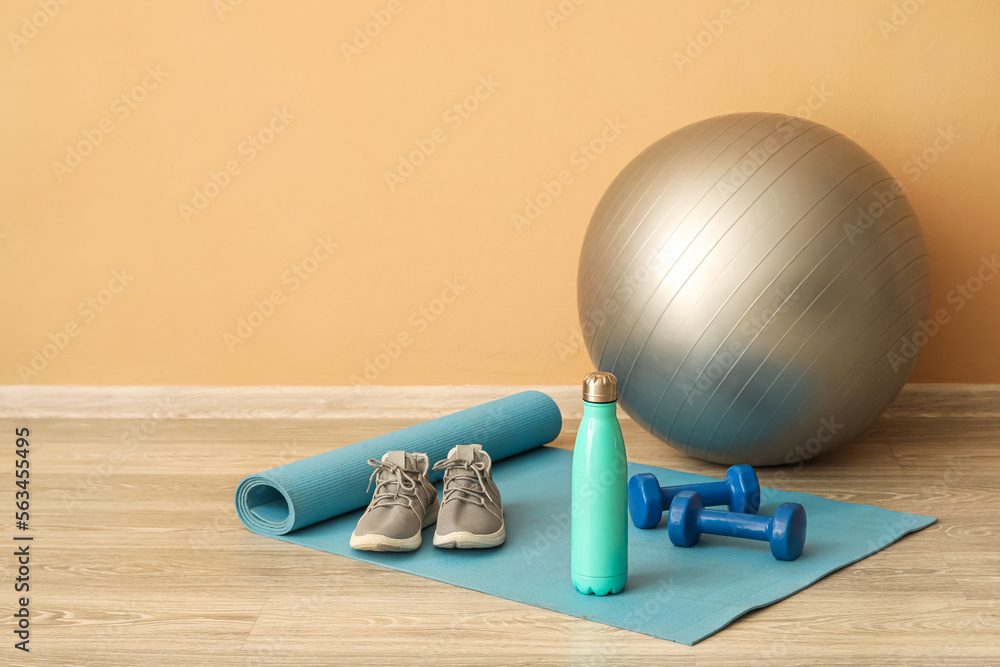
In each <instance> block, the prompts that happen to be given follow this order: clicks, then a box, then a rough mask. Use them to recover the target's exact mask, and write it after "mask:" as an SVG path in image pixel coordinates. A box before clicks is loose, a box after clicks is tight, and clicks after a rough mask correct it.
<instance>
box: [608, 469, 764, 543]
mask: <svg viewBox="0 0 1000 667" xmlns="http://www.w3.org/2000/svg"><path fill="white" fill-rule="evenodd" d="M681 491H697V492H698V493H699V495H701V500H702V502H703V503H704V504H706V505H708V506H710V507H711V506H712V505H726V506H728V507H729V511H730V512H740V513H742V514H756V513H757V509H758V508H759V507H760V484H759V483H758V482H757V473H755V472H754V471H753V468H751V467H750V466H747V465H738V466H732V467H731V468H729V470H727V471H726V478H725V479H723V480H720V481H718V482H705V483H703V484H682V485H680V486H660V483H659V482H657V481H656V476H655V475H651V474H649V473H640V474H638V475H632V479H630V480H629V481H628V513H629V514H630V515H631V516H632V523H634V524H635V527H636V528H655V527H656V525H657V524H658V523H660V518H661V517H662V515H663V513H664V512H666V511H667V510H668V509H670V501H671V500H673V499H674V496H676V495H677V494H678V493H680V492H681Z"/></svg>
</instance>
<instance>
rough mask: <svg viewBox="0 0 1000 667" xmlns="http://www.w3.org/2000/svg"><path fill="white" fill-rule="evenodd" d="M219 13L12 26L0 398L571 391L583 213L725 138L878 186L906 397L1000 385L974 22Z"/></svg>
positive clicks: (321, 6)
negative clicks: (18, 389)
mask: <svg viewBox="0 0 1000 667" xmlns="http://www.w3.org/2000/svg"><path fill="white" fill-rule="evenodd" d="M231 5H234V6H230V4H227V0H216V1H215V2H214V3H213V2H209V1H208V0H205V1H203V2H170V3H168V2H160V3H133V2H125V1H123V0H118V1H114V2H76V1H74V2H68V3H67V4H65V5H60V4H58V2H56V0H42V1H41V2H39V1H38V0H10V1H9V2H6V3H4V10H3V19H2V24H0V25H2V26H3V32H4V33H5V34H6V35H7V38H6V40H5V41H6V44H5V45H4V46H3V48H4V53H3V55H2V56H0V60H2V81H3V91H4V94H3V96H2V101H0V105H2V106H0V108H2V119H3V130H4V131H3V134H2V139H0V141H2V144H0V145H2V149H3V155H4V156H5V158H6V159H5V160H4V161H3V165H2V166H0V195H2V197H0V204H2V218H0V234H2V236H0V280H2V285H3V287H4V289H3V290H2V295H0V314H2V316H3V318H4V320H5V323H4V327H3V333H2V345H0V355H2V358H0V374H2V377H0V383H9V384H17V383H21V382H30V383H36V384H75V383H84V384H131V383H138V384H272V383H275V384H331V385H338V384H350V383H351V380H352V375H353V376H356V377H362V376H363V373H364V370H365V368H366V363H369V362H374V361H375V360H376V357H377V355H378V354H380V353H381V352H382V349H383V346H384V347H385V348H388V349H389V350H390V351H392V352H394V353H395V352H396V351H397V346H398V355H397V356H396V357H395V358H392V359H389V357H382V358H379V361H380V362H381V365H382V366H384V368H382V369H374V368H370V369H369V378H370V379H371V380H373V381H374V383H375V384H438V383H451V384H464V383H489V384H505V383H510V384H531V383H539V384H551V383H574V382H576V381H577V380H578V379H579V377H580V376H581V374H583V373H584V372H586V371H587V370H589V368H590V361H589V359H587V358H586V354H585V353H584V352H581V351H578V350H577V349H576V345H577V343H578V337H577V335H578V330H577V328H576V310H575V301H576V297H575V280H576V262H577V253H578V250H579V247H580V243H581V240H582V237H583V233H584V229H585V227H586V224H587V222H588V220H589V217H590V214H591V212H592V210H593V208H594V205H595V204H596V202H597V200H598V199H599V198H600V196H601V194H602V193H603V191H604V188H605V187H606V186H607V185H608V184H609V182H610V181H611V179H612V178H613V177H614V175H615V174H616V173H617V172H618V171H619V170H620V169H621V168H622V167H623V166H624V165H625V164H626V163H627V162H628V161H629V160H630V159H631V158H632V157H633V156H634V155H635V154H636V153H638V152H639V151H640V150H641V149H642V148H644V147H645V146H647V145H648V144H649V143H651V142H652V141H654V140H656V139H657V138H659V137H660V136H662V135H664V134H666V133H668V132H670V131H672V130H674V129H676V128H678V127H680V126H682V125H685V124H687V123H690V122H693V121H695V120H698V119H701V118H704V117H708V116H712V115H718V114H722V113H727V112H732V111H743V110H772V111H781V112H789V113H799V114H802V115H809V116H811V117H812V118H813V119H814V120H817V121H819V122H822V123H825V124H828V125H830V126H831V127H833V128H835V129H837V130H840V131H842V132H844V133H845V134H847V135H848V136H850V137H852V138H853V139H855V140H856V141H858V142H859V143H861V144H862V145H864V146H865V147H867V148H868V149H869V150H870V151H871V152H873V153H874V154H875V155H876V156H877V157H878V158H879V159H880V160H881V161H882V162H883V163H884V164H885V165H886V166H887V167H888V168H889V170H890V171H891V172H892V173H893V174H894V175H895V176H896V177H897V178H898V179H900V181H901V182H902V183H903V184H904V185H905V187H906V188H907V191H908V193H909V195H910V196H911V198H912V202H913V205H914V207H915V208H916V210H917V212H918V214H919V216H920V220H921V223H922V224H923V227H924V231H925V233H926V235H927V240H928V245H929V247H930V254H931V265H932V270H933V273H934V302H935V303H934V307H935V308H944V309H946V310H947V312H948V313H949V316H950V320H949V322H948V323H947V324H945V325H944V326H943V327H941V331H940V332H939V333H938V334H937V335H936V336H934V337H933V338H932V339H931V341H930V342H929V344H928V345H927V346H926V349H925V351H924V353H923V356H922V358H921V360H920V363H919V365H918V367H917V371H916V375H915V379H917V380H923V381H968V382H998V381H1000V353H998V352H997V331H998V324H1000V280H994V281H992V282H986V283H985V284H982V285H981V289H979V290H978V291H975V290H970V291H969V292H968V293H967V297H968V298H967V297H966V296H962V295H961V294H960V293H959V292H956V291H954V290H955V289H956V286H957V285H960V284H965V283H967V281H969V280H970V279H971V280H972V287H975V286H976V281H975V276H976V273H977V271H979V270H980V268H979V267H980V263H981V261H982V260H981V258H983V257H984V256H985V257H986V258H992V257H993V255H994V253H996V252H997V251H998V245H1000V228H998V206H997V201H998V190H1000V186H998V183H1000V166H998V160H997V159H998V156H1000V151H998V138H1000V129H998V117H997V114H998V109H1000V76H998V75H1000V62H998V58H1000V56H998V54H1000V49H998V48H997V44H998V42H997V34H998V31H1000V5H998V4H997V3H995V2H973V1H971V0H964V1H956V2H948V3H945V2H926V3H925V2H919V1H918V0H907V1H906V2H902V1H897V2H892V1H887V0H876V1H872V0H850V1H844V2H835V3H833V2H815V1H810V2H802V1H801V0H784V1H771V2H764V1H749V0H748V1H744V0H738V1H737V0H718V1H712V2H697V3H694V2H686V3H674V2H670V3H667V2H654V1H646V2H610V1H607V0H605V1H603V2H598V1H597V0H591V1H590V2H585V3H583V4H582V5H581V6H576V5H574V4H572V2H570V0H564V1H563V2H562V3H561V4H560V2H559V0H548V1H545V2H518V3H499V2H497V3H485V2H475V3H471V2H470V3H442V2H407V1H406V0H398V2H397V1H396V0H393V2H391V3H390V2H382V1H374V2H371V1H369V2H353V3H346V2H335V3H334V2H292V3H276V2H269V3H265V2H260V1H246V2H242V3H238V2H237V1H236V0H232V2H231ZM45 7H48V12H49V13H51V14H53V15H52V16H51V17H49V16H47V15H46V13H45V9H44V8H45ZM560 8H561V9H560ZM390 9H391V10H392V11H395V12H396V13H392V11H390ZM228 10H231V11H228ZM571 10H572V11H571ZM560 11H562V12H563V13H560ZM372 12H374V13H375V14H374V16H375V17H376V18H380V19H381V20H382V21H383V22H384V23H387V24H386V25H384V26H383V27H380V28H379V29H378V34H377V35H376V36H375V37H371V38H366V39H367V43H366V42H365V41H364V40H361V39H358V41H357V44H358V46H356V47H349V46H347V45H349V44H350V42H351V41H352V40H354V39H355V38H356V35H357V34H358V33H359V32H360V31H363V30H365V26H366V23H367V22H371V21H373V20H375V19H373V14H372ZM564 14H565V15H564ZM388 18H391V21H387V19H388ZM37 26H40V27H37ZM369 29H370V30H371V32H375V29H374V27H373V26H369ZM713 33H715V34H713ZM699 40H700V41H701V43H702V46H700V47H699V46H697V42H698V41H699ZM699 51H700V53H699ZM685 54H686V55H685ZM810 105H811V107H812V108H810ZM945 135H949V138H948V139H947V140H945V139H943V138H941V137H943V136H945ZM602 136H603V139H601V137H602ZM591 142H593V145H594V147H595V150H598V149H599V150H602V152H600V154H597V153H596V152H587V153H585V152H584V151H583V150H581V148H580V147H581V146H586V145H587V144H588V143H591ZM418 144H423V145H424V146H425V147H429V146H431V145H433V153H432V154H430V156H429V157H427V158H426V159H424V160H422V164H420V165H419V166H416V167H414V168H413V169H412V173H409V170H408V169H406V168H403V169H402V171H401V172H400V171H399V170H400V157H399V156H400V155H406V154H409V153H410V152H411V151H414V150H417V148H418ZM68 147H77V148H73V149H70V148H68ZM70 150H73V151H74V153H73V154H69V151H70ZM83 153H85V154H83ZM922 154H926V155H925V158H920V157H918V156H920V155H922ZM918 160H920V161H921V162H918ZM389 171H396V172H397V175H396V177H391V178H387V177H386V173H387V172H389ZM561 172H564V173H563V180H564V182H565V183H564V184H563V185H562V186H561V190H562V191H561V193H559V194H558V196H556V197H555V198H554V200H553V201H552V202H551V205H549V206H548V207H547V208H545V209H544V210H542V211H541V212H540V214H539V215H538V216H537V217H536V219H534V220H533V221H531V222H530V224H526V225H525V224H520V225H519V224H517V223H516V222H515V221H514V219H513V216H514V215H515V214H518V213H521V214H524V212H525V209H526V206H527V204H526V201H525V200H526V198H535V197H537V196H539V195H541V194H542V193H544V189H543V185H542V183H543V182H545V181H553V180H555V179H558V177H559V174H560V173H561ZM213 181H214V182H213ZM550 187H552V188H553V190H555V189H556V188H555V187H554V186H550ZM543 199H544V198H543ZM989 275H992V274H989ZM255 304H257V305H255ZM960 306H961V307H960ZM257 308H259V309H260V310H262V311H265V312H266V313H267V316H264V315H260V316H256V315H251V313H252V312H253V311H254V310H255V309H257ZM240 318H251V319H253V320H254V323H255V324H259V326H256V327H250V326H249V325H246V326H241V325H239V321H240ZM67 332H68V333H67ZM46 357H48V358H46ZM33 361H34V367H32V363H33ZM387 362H388V363H387Z"/></svg>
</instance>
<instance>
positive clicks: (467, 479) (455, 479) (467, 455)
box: [448, 444, 485, 489]
mask: <svg viewBox="0 0 1000 667" xmlns="http://www.w3.org/2000/svg"><path fill="white" fill-rule="evenodd" d="M484 457H485V453H484V452H483V446H482V445H478V444H474V445H457V446H455V447H452V448H451V451H450V452H448V458H449V459H453V460H456V461H468V462H469V463H475V462H476V461H481V460H483V459H484ZM449 476H450V478H451V480H452V481H451V483H452V484H454V485H456V486H461V487H464V488H468V489H478V488H480V486H479V479H478V478H477V477H476V473H475V472H473V471H472V470H471V469H469V468H451V469H450V470H449Z"/></svg>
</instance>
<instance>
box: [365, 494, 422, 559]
mask: <svg viewBox="0 0 1000 667" xmlns="http://www.w3.org/2000/svg"><path fill="white" fill-rule="evenodd" d="M440 508H441V506H440V505H439V504H438V503H434V507H432V508H431V509H430V511H428V512H427V514H426V516H424V521H423V524H421V526H420V530H423V529H424V528H426V527H427V526H429V525H431V524H432V523H434V522H435V521H437V517H438V510H439V509H440ZM420 536H421V534H420V533H419V532H418V533H417V534H416V535H412V536H410V537H402V538H400V537H387V536H385V535H375V534H373V533H369V534H368V535H354V534H351V548H352V549H357V550H358V551H415V550H416V549H418V548H419V547H420V542H421V537H420Z"/></svg>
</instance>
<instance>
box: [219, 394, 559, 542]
mask: <svg viewBox="0 0 1000 667" xmlns="http://www.w3.org/2000/svg"><path fill="white" fill-rule="evenodd" d="M561 429H562V415H561V414H560V413H559V407H558V406H557V405H556V402H555V401H553V400H552V399H551V398H550V397H549V396H547V395H545V394H543V393H542V392H540V391H522V392H521V393H518V394H514V395H512V396H507V397H505V398H500V399H497V400H495V401H490V402H488V403H483V404H482V405H477V406H475V407H473V408H468V409H466V410H460V411H458V412H454V413H452V414H450V415H445V416H443V417H438V418H436V419H431V420H429V421H425V422H423V423H420V424H416V425H414V426H408V427H406V428H403V429H400V430H398V431H393V432H392V433H386V434H385V435H380V436H377V437H375V438H370V439H368V440H362V441H361V442H357V443H354V444H353V445H347V446H345V447H341V448H339V449H334V450H332V451H329V452H326V453H324V454H317V455H316V456H311V457H309V458H306V459H302V460H301V461H295V462H294V463H288V464H286V465H283V466H278V467H277V468H271V469H270V470H265V471H264V472H261V473H258V474H256V475H250V476H249V477H246V478H244V479H243V481H241V482H240V483H239V484H238V485H237V487H236V498H235V500H236V514H237V515H238V516H239V518H240V521H242V522H243V525H244V526H246V527H247V528H249V529H250V530H252V531H253V532H255V533H258V534H260V535H267V536H271V537H273V536H277V535H284V534H286V533H290V532H291V531H293V530H297V529H299V528H303V527H305V526H309V525H311V524H314V523H317V522H319V521H325V520H326V519H330V518H333V517H335V516H337V515H339V514H343V513H345V512H350V511H352V510H356V509H358V508H361V507H364V506H365V505H367V504H368V501H369V500H370V498H371V496H370V491H369V490H368V489H366V487H367V485H368V478H369V476H370V475H371V472H372V468H371V466H369V465H368V459H380V458H382V455H383V454H385V453H386V452H388V451H392V450H397V449H402V450H405V451H408V452H425V453H426V454H427V456H428V457H430V460H431V464H432V465H433V463H434V462H435V461H438V460H440V459H443V458H446V457H447V455H448V450H450V449H451V448H452V447H454V446H455V445H467V444H471V443H479V444H481V445H482V446H483V449H485V450H486V451H487V453H489V455H490V457H491V458H492V459H493V460H494V461H498V460H500V459H504V458H507V457H508V456H514V455H515V454H521V453H522V452H526V451H528V450H530V449H534V448H535V447H541V446H542V445H544V444H547V443H549V442H552V441H553V440H555V439H556V437H557V436H558V435H559V431H560V430H561ZM440 477H441V473H439V472H432V473H431V481H436V480H437V479H439V478H440Z"/></svg>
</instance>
